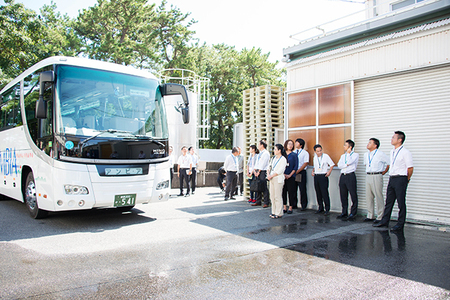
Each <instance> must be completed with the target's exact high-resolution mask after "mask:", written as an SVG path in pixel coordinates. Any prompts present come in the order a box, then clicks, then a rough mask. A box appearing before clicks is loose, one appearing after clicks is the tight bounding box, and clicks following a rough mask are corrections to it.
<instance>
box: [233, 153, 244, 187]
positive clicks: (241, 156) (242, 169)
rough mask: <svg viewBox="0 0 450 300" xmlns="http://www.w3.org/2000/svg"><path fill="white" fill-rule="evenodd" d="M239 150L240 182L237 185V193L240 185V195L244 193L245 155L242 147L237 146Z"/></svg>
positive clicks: (238, 179) (238, 174)
mask: <svg viewBox="0 0 450 300" xmlns="http://www.w3.org/2000/svg"><path fill="white" fill-rule="evenodd" d="M237 149H238V151H239V155H238V157H237V158H238V166H239V169H238V173H237V176H238V177H237V182H238V184H237V185H236V191H235V194H236V195H238V187H239V190H240V191H241V193H240V195H241V196H242V195H244V156H243V155H242V149H241V147H237Z"/></svg>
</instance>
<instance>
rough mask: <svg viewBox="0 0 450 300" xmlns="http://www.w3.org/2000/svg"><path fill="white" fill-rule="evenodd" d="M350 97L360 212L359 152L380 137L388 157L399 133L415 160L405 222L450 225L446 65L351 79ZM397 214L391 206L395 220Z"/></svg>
mask: <svg viewBox="0 0 450 300" xmlns="http://www.w3.org/2000/svg"><path fill="white" fill-rule="evenodd" d="M354 98H355V106H354V109H355V130H354V136H355V143H356V146H355V151H356V152H357V153H360V162H359V163H360V166H359V167H358V171H357V179H358V197H359V199H360V208H362V209H365V208H367V203H366V196H365V176H366V175H365V167H364V166H363V153H365V152H366V151H367V149H366V145H367V142H368V140H369V138H371V137H376V138H378V139H379V140H380V141H381V147H380V149H381V150H382V151H383V152H384V153H386V154H387V155H389V152H390V150H391V149H392V146H391V145H390V141H391V137H392V135H393V133H394V131H396V130H401V131H404V132H405V134H406V139H405V143H404V145H405V148H407V149H409V150H410V151H411V153H412V155H413V161H414V173H413V176H412V179H411V182H410V184H409V186H408V190H407V196H406V207H407V220H409V221H414V220H418V221H431V222H438V223H444V224H450V66H448V65H446V66H444V67H442V66H441V67H437V68H427V69H422V70H415V71H414V72H408V73H402V74H396V75H390V76H384V77H378V78H374V79H370V80H363V81H355V89H354ZM384 177H385V178H384V187H383V190H384V194H386V187H387V182H388V176H387V175H386V176H384ZM385 199H386V198H385ZM397 212H398V211H397V204H395V206H394V211H393V213H392V216H393V217H394V218H396V217H397Z"/></svg>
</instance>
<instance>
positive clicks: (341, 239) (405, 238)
mask: <svg viewBox="0 0 450 300" xmlns="http://www.w3.org/2000/svg"><path fill="white" fill-rule="evenodd" d="M436 241H439V242H438V243H437V242H436ZM286 249H290V250H294V251H298V252H302V253H305V254H309V255H313V256H317V257H322V258H326V259H330V260H333V261H336V262H340V263H344V264H348V265H352V266H356V267H360V268H365V269H370V270H373V271H376V272H381V273H384V274H388V275H392V276H397V277H401V278H405V279H410V280H414V281H419V282H423V283H427V284H431V285H435V286H439V287H442V288H445V289H450V280H449V278H450V256H449V249H450V240H449V234H448V233H446V232H440V231H437V230H424V229H419V228H415V227H414V226H411V227H406V228H405V230H404V232H400V233H397V232H395V233H394V232H389V231H388V230H374V229H370V228H368V229H366V230H363V231H358V232H356V233H355V232H347V233H342V234H339V235H332V236H327V237H323V238H320V239H317V240H311V241H307V242H304V243H299V244H295V245H292V246H288V247H286Z"/></svg>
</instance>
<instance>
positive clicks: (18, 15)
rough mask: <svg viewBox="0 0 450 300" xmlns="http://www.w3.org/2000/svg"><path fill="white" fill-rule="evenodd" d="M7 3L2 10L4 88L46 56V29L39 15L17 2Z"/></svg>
mask: <svg viewBox="0 0 450 300" xmlns="http://www.w3.org/2000/svg"><path fill="white" fill-rule="evenodd" d="M5 4H6V5H4V6H1V7H0V68H1V70H2V75H1V76H0V79H1V80H2V83H1V85H2V86H3V85H5V84H6V82H7V81H9V80H11V78H14V77H16V76H17V75H19V74H20V73H21V72H22V71H23V70H25V69H26V68H29V67H30V66H31V65H33V64H34V63H36V62H38V61H39V60H41V59H42V58H43V57H45V55H44V53H43V52H42V50H41V48H40V47H39V45H40V41H41V39H42V38H43V36H44V35H43V32H44V31H45V28H44V24H43V22H42V20H41V19H40V18H39V17H38V15H37V14H36V12H34V11H33V10H31V9H27V8H25V6H24V5H23V4H22V3H15V2H14V0H5Z"/></svg>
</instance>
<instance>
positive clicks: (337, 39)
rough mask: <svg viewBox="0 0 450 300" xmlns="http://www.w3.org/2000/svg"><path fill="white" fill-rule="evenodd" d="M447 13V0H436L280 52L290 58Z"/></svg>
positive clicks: (324, 49)
mask: <svg viewBox="0 0 450 300" xmlns="http://www.w3.org/2000/svg"><path fill="white" fill-rule="evenodd" d="M449 15H450V0H440V1H436V2H433V3H430V4H427V5H424V6H420V7H417V8H415V9H411V10H407V11H403V12H400V13H398V14H395V15H392V16H386V17H383V18H379V19H374V20H373V21H370V22H367V23H365V24H362V25H357V26H355V27H352V28H349V29H344V30H342V31H339V32H336V33H334V34H331V35H329V36H324V37H321V38H318V39H315V40H311V41H307V42H304V43H300V44H299V45H296V46H293V47H290V48H286V49H283V56H285V57H286V56H287V57H288V58H289V60H291V61H292V60H295V59H298V58H301V57H306V56H310V55H313V54H315V53H318V52H322V51H326V50H330V49H334V48H337V47H340V46H343V45H348V44H351V43H355V42H358V41H360V40H362V39H368V38H371V37H376V36H379V35H382V34H386V33H388V32H392V31H396V30H401V29H406V28H408V27H411V26H414V25H417V24H420V23H423V22H429V21H433V20H439V19H441V18H444V17H446V16H449Z"/></svg>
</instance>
